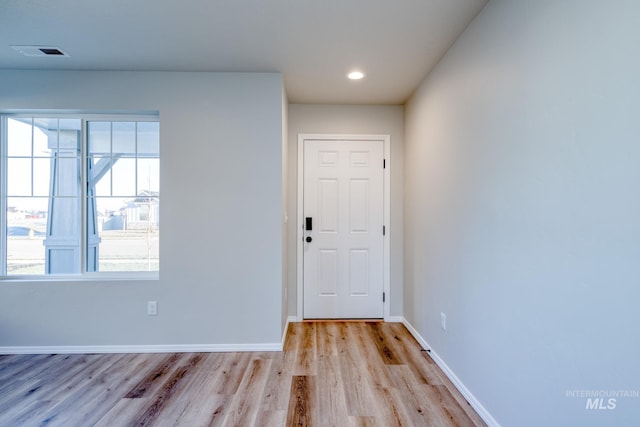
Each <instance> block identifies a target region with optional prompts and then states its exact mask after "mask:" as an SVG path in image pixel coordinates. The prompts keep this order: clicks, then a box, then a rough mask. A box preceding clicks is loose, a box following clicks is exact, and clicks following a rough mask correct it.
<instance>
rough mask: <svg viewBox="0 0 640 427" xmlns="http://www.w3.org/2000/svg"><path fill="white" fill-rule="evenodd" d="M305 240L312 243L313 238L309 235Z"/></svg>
mask: <svg viewBox="0 0 640 427" xmlns="http://www.w3.org/2000/svg"><path fill="white" fill-rule="evenodd" d="M305 240H306V241H307V243H311V241H312V240H313V239H312V238H311V236H307V238H306V239H305Z"/></svg>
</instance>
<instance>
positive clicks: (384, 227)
mask: <svg viewBox="0 0 640 427" xmlns="http://www.w3.org/2000/svg"><path fill="white" fill-rule="evenodd" d="M382 235H383V236H386V235H387V226H386V225H383V226H382Z"/></svg>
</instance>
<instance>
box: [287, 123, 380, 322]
mask: <svg viewBox="0 0 640 427" xmlns="http://www.w3.org/2000/svg"><path fill="white" fill-rule="evenodd" d="M306 140H321V141H344V140H349V141H382V143H383V146H384V159H385V168H384V170H383V184H382V185H383V190H382V191H383V197H382V198H383V204H384V207H383V214H382V215H383V224H384V226H385V229H386V233H385V234H384V236H383V238H382V241H383V244H382V247H383V248H382V252H383V255H382V256H383V266H382V269H383V278H382V280H383V285H382V286H383V292H384V294H385V299H384V302H383V304H382V305H383V315H384V319H385V320H387V319H389V301H390V300H391V298H392V295H391V286H390V285H391V257H390V249H391V245H390V237H391V232H392V230H391V227H390V221H389V219H390V218H391V204H390V200H391V179H390V178H391V137H390V135H368V134H317V133H300V134H298V196H297V198H298V200H297V205H298V209H297V218H296V230H297V232H296V242H297V243H296V251H297V260H296V273H297V288H296V289H297V290H296V296H297V310H296V311H297V312H296V317H297V320H298V321H302V320H304V303H303V301H304V300H303V296H304V295H303V292H304V245H303V239H304V224H303V222H304V220H303V217H304V141H306ZM380 232H382V230H380Z"/></svg>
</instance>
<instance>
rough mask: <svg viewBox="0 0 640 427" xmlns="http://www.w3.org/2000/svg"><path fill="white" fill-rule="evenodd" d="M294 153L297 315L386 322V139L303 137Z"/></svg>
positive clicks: (328, 136)
mask: <svg viewBox="0 0 640 427" xmlns="http://www.w3.org/2000/svg"><path fill="white" fill-rule="evenodd" d="M298 149H299V152H298V160H299V176H298V184H299V191H298V197H299V199H298V213H299V215H298V217H299V218H298V230H299V233H298V237H299V241H298V282H299V283H298V316H299V317H303V318H308V319H312V318H334V319H335V318H382V317H387V316H388V303H386V302H383V294H384V295H385V296H388V286H389V282H388V278H389V272H388V269H389V262H388V261H389V254H388V247H389V245H388V232H387V233H384V235H383V227H384V228H385V229H387V230H386V231H388V227H387V224H386V223H385V221H386V219H387V218H388V211H389V206H388V204H389V203H388V188H389V186H388V165H386V166H387V168H385V169H383V165H385V163H387V162H388V160H387V159H388V154H389V137H388V136H379V135H300V136H299V140H298ZM306 218H311V224H309V223H308V222H307V220H306ZM309 225H311V228H312V229H311V230H306V228H308V227H309ZM309 240H311V241H309ZM301 282H302V283H301ZM385 300H386V298H385Z"/></svg>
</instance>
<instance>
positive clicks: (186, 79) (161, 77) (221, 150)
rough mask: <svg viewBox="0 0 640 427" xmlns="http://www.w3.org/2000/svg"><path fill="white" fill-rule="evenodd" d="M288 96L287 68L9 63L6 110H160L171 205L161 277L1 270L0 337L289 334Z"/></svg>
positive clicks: (53, 339)
mask: <svg viewBox="0 0 640 427" xmlns="http://www.w3.org/2000/svg"><path fill="white" fill-rule="evenodd" d="M282 96H283V84H282V77H281V76H280V75H279V74H240V73H238V74H235V73H228V74H225V73H220V74H215V73H161V72H160V73H152V72H151V73H147V72H62V71H0V110H3V109H72V110H76V109H79V110H96V111H105V110H118V111H136V110H145V111H146V110H156V111H159V113H160V144H161V145H160V150H161V171H160V174H161V208H160V209H161V213H162V231H161V237H160V257H161V259H160V262H161V266H160V280H158V281H119V282H116V281H114V282H103V281H100V282H98V281H85V282H55V283H51V282H32V283H22V282H3V283H0V347H2V346H63V345H75V346H83V345H179V344H194V345H197V344H264V343H279V342H280V341H281V337H282V335H281V317H282V314H281V304H282V286H283V281H282V253H283V249H282V203H283V202H282V197H283V196H282V179H283V178H282V143H283V137H284V135H283V128H282V126H283V118H282V114H283V109H282ZM148 300H155V301H157V302H158V315H157V316H154V317H149V316H147V314H146V304H147V301H148Z"/></svg>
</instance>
